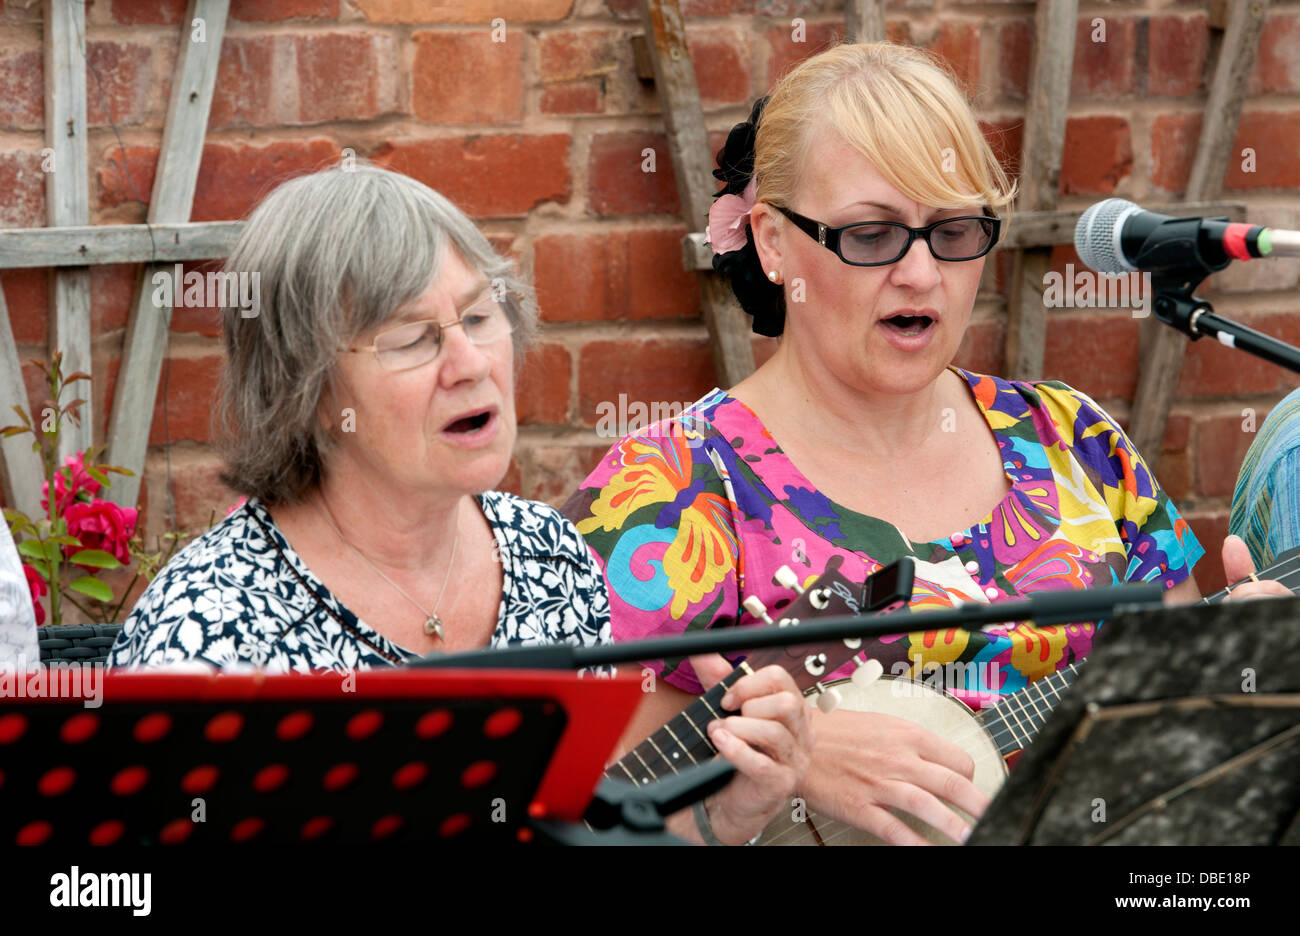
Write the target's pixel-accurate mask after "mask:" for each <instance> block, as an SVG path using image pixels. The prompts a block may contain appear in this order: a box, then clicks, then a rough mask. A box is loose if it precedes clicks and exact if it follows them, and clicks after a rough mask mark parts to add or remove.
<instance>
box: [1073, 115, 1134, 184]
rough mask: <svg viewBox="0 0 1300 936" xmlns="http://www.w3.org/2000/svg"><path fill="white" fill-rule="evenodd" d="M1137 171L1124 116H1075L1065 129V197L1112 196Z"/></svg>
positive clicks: (1127, 125)
mask: <svg viewBox="0 0 1300 936" xmlns="http://www.w3.org/2000/svg"><path fill="white" fill-rule="evenodd" d="M1132 169H1133V145H1132V140H1131V138H1130V131H1129V124H1128V121H1127V120H1125V119H1124V118H1123V117H1072V118H1070V120H1069V121H1068V122H1067V123H1066V126H1065V151H1064V153H1063V154H1062V159H1061V187H1060V190H1061V194H1063V195H1109V194H1111V193H1112V192H1114V191H1115V186H1116V185H1118V184H1119V181H1120V180H1121V179H1123V178H1125V177H1126V176H1127V175H1128V174H1129V173H1130V172H1131V171H1132Z"/></svg>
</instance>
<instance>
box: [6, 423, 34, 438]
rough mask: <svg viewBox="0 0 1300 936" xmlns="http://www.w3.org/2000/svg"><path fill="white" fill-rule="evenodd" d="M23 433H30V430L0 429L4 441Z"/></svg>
mask: <svg viewBox="0 0 1300 936" xmlns="http://www.w3.org/2000/svg"><path fill="white" fill-rule="evenodd" d="M24 432H31V430H30V429H28V428H27V427H26V426H5V427H4V428H3V429H0V433H3V434H4V437H5V438H6V439H8V438H10V437H11V436H16V435H22V434H23V433H24Z"/></svg>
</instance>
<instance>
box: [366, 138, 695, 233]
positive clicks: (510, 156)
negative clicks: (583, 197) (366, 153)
mask: <svg viewBox="0 0 1300 936" xmlns="http://www.w3.org/2000/svg"><path fill="white" fill-rule="evenodd" d="M372 158H373V159H374V161H375V162H377V163H379V164H380V165H384V166H387V167H388V168H390V169H396V170H397V171H398V172H404V173H406V174H407V175H409V176H412V177H413V178H416V179H419V180H420V181H421V182H423V183H425V184H426V185H428V186H430V187H431V188H435V189H437V190H438V191H439V192H441V193H442V194H443V195H446V196H447V197H448V198H450V199H451V200H452V201H453V202H455V203H456V205H457V206H458V207H459V208H460V209H461V210H462V211H464V212H466V213H467V214H469V215H472V216H474V217H478V218H511V217H522V216H523V215H526V214H528V212H529V211H531V210H532V209H533V208H534V207H535V206H537V205H539V204H541V203H542V202H545V201H556V202H562V203H563V202H567V201H568V200H569V196H570V194H571V193H572V180H571V179H570V177H569V136H568V134H564V133H553V134H544V135H543V134H494V135H490V136H468V137H461V138H457V139H441V140H403V141H398V142H391V143H386V144H384V145H383V146H381V147H380V148H379V149H378V150H377V151H376V152H375V153H374V154H372ZM669 171H670V173H671V170H669Z"/></svg>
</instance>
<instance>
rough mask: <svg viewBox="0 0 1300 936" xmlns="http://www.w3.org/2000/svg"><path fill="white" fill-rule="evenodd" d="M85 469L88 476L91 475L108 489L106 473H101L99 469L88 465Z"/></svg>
mask: <svg viewBox="0 0 1300 936" xmlns="http://www.w3.org/2000/svg"><path fill="white" fill-rule="evenodd" d="M85 467H86V474H88V475H90V476H91V477H92V478H94V479H95V480H96V481H98V482H99V483H100V484H101V485H103V486H104V487H108V476H107V475H106V474H104V472H102V471H100V470H99V469H98V468H93V467H91V466H90V465H86V466H85Z"/></svg>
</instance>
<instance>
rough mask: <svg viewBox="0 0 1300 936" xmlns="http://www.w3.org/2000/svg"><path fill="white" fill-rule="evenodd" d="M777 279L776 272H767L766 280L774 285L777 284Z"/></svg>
mask: <svg viewBox="0 0 1300 936" xmlns="http://www.w3.org/2000/svg"><path fill="white" fill-rule="evenodd" d="M779 277H780V274H779V273H777V272H776V270H768V271H767V278H768V279H770V280H771V281H772V282H774V283H775V282H777V281H778V279H779Z"/></svg>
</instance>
